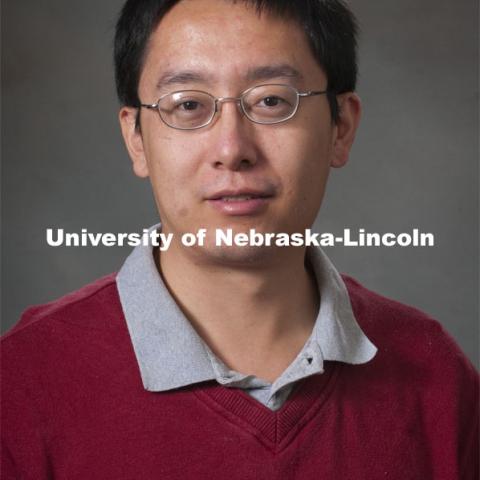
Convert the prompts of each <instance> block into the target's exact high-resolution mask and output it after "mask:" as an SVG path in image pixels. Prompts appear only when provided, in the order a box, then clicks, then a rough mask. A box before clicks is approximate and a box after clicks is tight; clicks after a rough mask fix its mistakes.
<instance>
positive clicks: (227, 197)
mask: <svg viewBox="0 0 480 480" xmlns="http://www.w3.org/2000/svg"><path fill="white" fill-rule="evenodd" d="M255 198H267V196H266V195H224V196H222V197H219V198H215V199H214V200H223V201H224V202H242V201H246V200H253V199H255Z"/></svg>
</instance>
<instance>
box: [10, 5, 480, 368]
mask: <svg viewBox="0 0 480 480" xmlns="http://www.w3.org/2000/svg"><path fill="white" fill-rule="evenodd" d="M121 4H122V2H121V1H120V0H102V1H101V2H98V1H95V2H94V1H92V0H84V1H82V2H66V1H65V0H48V1H45V0H44V1H39V0H22V1H14V0H9V1H4V2H3V5H2V6H3V12H2V119H3V122H2V160H3V162H2V171H3V172H2V173H3V175H2V285H3V288H2V297H3V302H2V318H3V328H4V330H5V329H7V328H9V327H10V326H11V325H12V324H14V323H15V322H16V321H17V319H18V317H19V315H20V313H21V311H22V310H23V309H25V308H26V307H27V306H28V305H32V304H36V303H42V302H46V301H48V300H51V299H54V298H56V297H58V296H60V295H63V294H64V293H66V292H68V291H71V290H73V289H76V288H78V287H80V286H81V285H82V284H84V283H86V282H89V281H91V280H93V279H95V278H96V277H99V276H101V275H104V274H107V273H109V272H111V271H114V270H118V268H119V267H120V266H121V264H122V261H123V259H124V257H125V256H126V255H127V254H128V252H129V249H128V248H106V247H103V248H51V247H48V246H47V245H46V241H45V230H46V228H48V227H52V228H64V229H65V230H67V231H71V232H79V231H80V229H81V228H87V229H88V230H89V231H93V232H130V231H132V232H133V231H140V230H141V229H142V228H143V227H145V226H149V225H151V224H153V223H155V222H156V221H157V214H156V210H155V207H154V202H153V197H152V194H151V192H150V187H149V184H148V182H147V181H141V180H139V179H137V178H136V177H134V176H133V175H132V173H131V170H130V163H129V160H128V157H127V154H126V151H125V150H124V147H123V145H122V141H121V138H120V133H119V129H118V126H117V120H116V115H117V108H118V106H117V102H116V98H115V95H114V83H113V75H112V61H111V45H112V36H113V29H114V23H115V18H116V14H117V12H118V10H119V9H120V7H121ZM350 4H351V6H352V8H353V10H354V11H355V12H356V14H357V16H358V18H359V20H360V23H361V26H362V31H363V33H362V37H361V48H360V60H361V62H360V72H361V78H360V85H359V89H358V91H359V93H360V95H361V97H362V99H363V105H364V117H363V123H362V126H361V128H360V131H359V134H358V139H357V142H356V145H355V147H354V149H353V153H352V156H351V160H350V163H349V165H348V166H347V167H346V168H344V169H342V170H338V171H334V172H333V175H332V177H331V181H330V185H329V189H328V194H327V197H326V199H325V202H324V206H323V209H322V212H321V215H320V219H319V221H318V223H317V227H318V228H320V229H321V230H323V231H331V232H334V233H340V232H342V231H343V228H344V227H350V228H352V229H358V228H361V227H362V228H366V229H367V230H368V231H377V232H387V231H394V232H402V231H407V232H408V231H411V229H412V228H414V227H417V228H420V229H421V230H422V231H427V232H433V233H434V234H435V238H436V246H435V247H434V248H423V249H422V248H399V247H396V248H341V247H338V248H329V249H327V253H328V254H329V255H330V256H331V258H332V259H333V260H334V262H335V263H336V265H337V267H339V269H340V270H341V271H344V272H347V273H349V274H351V275H353V276H354V277H356V278H357V279H359V280H360V281H361V282H362V283H364V285H366V286H367V287H369V288H371V289H374V290H376V291H378V292H380V293H382V294H384V295H387V296H390V297H394V298H396V299H397V300H399V301H402V302H405V303H408V304H411V305H414V306H416V307H418V308H420V309H422V310H424V311H426V312H428V313H429V314H431V315H432V316H434V317H435V318H437V319H438V320H439V321H440V322H441V323H442V324H443V325H444V326H445V327H446V329H447V330H448V331H449V332H450V333H451V334H452V335H453V336H454V337H455V338H456V339H457V341H458V342H459V344H460V345H461V347H462V348H463V350H464V351H465V352H466V353H467V354H468V356H469V357H470V358H471V359H472V361H474V363H476V364H477V365H478V265H479V258H478V163H477V159H478V156H477V155H478V138H477V132H478V110H477V106H478V73H477V72H478V69H477V66H478V28H477V27H478V25H477V19H478V6H477V2H476V1H474V0H402V1H401V2H399V1H398V0H377V1H372V0H358V1H353V0H352V1H351V2H350Z"/></svg>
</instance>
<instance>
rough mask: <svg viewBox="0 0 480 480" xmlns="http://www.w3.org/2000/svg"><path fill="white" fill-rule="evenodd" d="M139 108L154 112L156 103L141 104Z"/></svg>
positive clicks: (156, 106)
mask: <svg viewBox="0 0 480 480" xmlns="http://www.w3.org/2000/svg"><path fill="white" fill-rule="evenodd" d="M140 107H144V108H149V109H151V110H155V109H156V108H158V103H141V104H140Z"/></svg>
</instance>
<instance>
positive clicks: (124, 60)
mask: <svg viewBox="0 0 480 480" xmlns="http://www.w3.org/2000/svg"><path fill="white" fill-rule="evenodd" d="M179 1H180V0H127V1H126V2H125V4H124V6H123V8H122V11H121V12H120V16H119V19H118V21H117V26H116V31H115V44H114V61H115V80H116V87H117V94H118V98H119V100H120V102H121V103H122V104H123V105H126V106H132V107H138V106H139V105H140V99H139V98H138V83H139V80H140V74H141V71H142V68H143V62H144V59H145V54H146V50H147V44H148V40H149V38H150V35H151V34H152V33H153V31H154V30H155V28H156V27H157V26H158V24H159V23H160V21H161V20H162V18H163V17H164V15H165V14H166V13H167V12H168V11H169V10H170V9H171V8H172V7H173V6H174V5H175V4H177V3H178V2H179ZM225 1H226V0H225ZM230 1H233V2H235V3H236V2H237V1H243V2H245V3H247V4H250V5H252V6H253V7H254V8H255V9H256V10H257V12H258V13H259V14H260V13H262V12H267V13H271V14H274V15H277V16H279V17H281V18H286V19H292V20H294V21H296V22H297V23H298V24H299V25H300V26H301V27H302V29H303V30H304V31H305V34H306V35H307V39H308V42H309V44H310V47H311V49H312V52H313V54H314V56H315V58H316V60H317V62H318V63H319V65H320V66H321V67H322V68H323V70H324V72H325V74H326V76H327V79H328V87H327V88H328V92H329V93H328V100H329V103H330V109H331V115H332V119H333V120H334V121H336V120H337V119H338V114H339V112H338V104H337V99H336V95H338V94H340V93H344V92H351V91H354V90H355V87H356V83H357V74H358V69H357V33H358V27H357V22H356V19H355V17H354V15H353V13H352V12H351V11H350V10H349V8H348V7H347V5H346V4H345V3H344V2H343V1H342V0H295V1H292V0H230Z"/></svg>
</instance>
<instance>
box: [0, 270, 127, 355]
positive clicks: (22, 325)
mask: <svg viewBox="0 0 480 480" xmlns="http://www.w3.org/2000/svg"><path fill="white" fill-rule="evenodd" d="M115 279H116V273H111V274H109V275H106V276H104V277H102V278H99V279H97V280H95V281H93V282H91V283H89V284H87V285H84V286H83V287H81V288H80V289H78V290H75V291H73V292H70V293H68V294H66V295H64V296H62V297H60V298H58V299H56V300H53V301H51V302H48V303H45V304H41V305H33V306H31V307H28V308H27V309H26V310H25V311H24V312H23V314H22V315H21V317H20V319H19V321H18V322H17V323H16V324H15V325H14V326H13V327H12V328H11V329H10V330H9V331H8V332H6V333H5V334H4V335H3V336H2V338H1V342H2V346H4V345H5V344H7V343H10V342H14V341H15V339H20V337H24V336H31V335H36V334H37V332H38V333H40V331H42V330H43V331H44V330H51V329H52V328H54V324H55V323H57V322H63V323H70V324H76V323H77V324H78V323H82V322H83V323H90V324H91V323H92V322H95V321H97V322H98V320H99V319H101V315H100V314H101V313H103V314H104V313H105V309H106V307H107V306H108V305H110V306H112V305H116V304H118V303H119V302H118V293H117V288H116V280H115ZM97 326H98V327H101V322H100V323H97Z"/></svg>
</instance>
